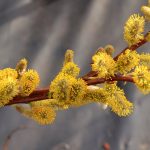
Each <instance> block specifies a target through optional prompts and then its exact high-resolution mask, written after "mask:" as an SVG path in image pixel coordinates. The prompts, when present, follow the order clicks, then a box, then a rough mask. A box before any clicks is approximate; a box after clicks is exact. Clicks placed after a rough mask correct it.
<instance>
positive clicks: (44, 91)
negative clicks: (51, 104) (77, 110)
mask: <svg viewBox="0 0 150 150" xmlns="http://www.w3.org/2000/svg"><path fill="white" fill-rule="evenodd" d="M147 34H148V33H147ZM147 34H145V36H144V39H143V40H141V41H140V42H139V43H137V44H135V45H132V46H130V47H126V48H125V49H123V50H122V51H121V52H120V53H119V54H118V55H117V56H116V57H114V60H115V61H116V60H117V59H118V57H119V56H120V55H121V54H122V53H124V52H125V51H126V50H127V49H130V50H136V49H137V48H139V47H141V46H142V45H144V44H145V43H146V42H147V40H146V36H147ZM96 76H97V72H96V71H90V72H89V73H87V74H86V75H84V76H83V77H82V79H83V80H85V81H86V83H87V85H95V84H100V83H104V82H111V81H126V82H134V81H133V79H132V77H131V76H121V75H115V76H114V77H111V78H109V79H106V78H95V79H90V77H96ZM48 92H49V88H41V89H37V90H35V91H34V92H33V93H32V94H30V95H29V96H27V97H21V96H16V97H15V98H14V99H13V100H11V101H10V102H9V103H8V104H7V105H13V104H20V103H30V102H33V101H40V100H43V99H48Z"/></svg>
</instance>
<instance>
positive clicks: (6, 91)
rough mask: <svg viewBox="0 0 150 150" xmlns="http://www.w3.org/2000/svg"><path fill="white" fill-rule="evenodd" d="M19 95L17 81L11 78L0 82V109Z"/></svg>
mask: <svg viewBox="0 0 150 150" xmlns="http://www.w3.org/2000/svg"><path fill="white" fill-rule="evenodd" d="M18 93H19V85H18V81H17V80H16V79H14V78H13V77H8V78H4V79H3V80H0V107H2V106H4V105H6V104H7V103H9V101H10V100H12V99H13V97H15V96H16V95H17V94H18Z"/></svg>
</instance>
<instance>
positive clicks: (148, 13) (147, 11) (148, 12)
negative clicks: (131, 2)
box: [141, 6, 150, 21]
mask: <svg viewBox="0 0 150 150" xmlns="http://www.w3.org/2000/svg"><path fill="white" fill-rule="evenodd" d="M141 11H142V13H143V14H144V16H145V18H146V20H148V21H150V7H148V6H142V7H141Z"/></svg>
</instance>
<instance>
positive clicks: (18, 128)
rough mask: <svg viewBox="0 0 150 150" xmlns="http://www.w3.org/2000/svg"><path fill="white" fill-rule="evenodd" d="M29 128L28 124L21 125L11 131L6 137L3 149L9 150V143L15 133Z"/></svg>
mask: <svg viewBox="0 0 150 150" xmlns="http://www.w3.org/2000/svg"><path fill="white" fill-rule="evenodd" d="M27 128H28V127H27V126H19V127H17V128H16V129H14V130H12V132H11V133H10V134H9V135H8V136H7V137H6V139H5V142H4V144H3V150H8V146H9V143H10V141H11V139H12V137H13V135H14V134H15V133H16V132H18V131H20V130H24V129H27Z"/></svg>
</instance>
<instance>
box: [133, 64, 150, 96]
mask: <svg viewBox="0 0 150 150" xmlns="http://www.w3.org/2000/svg"><path fill="white" fill-rule="evenodd" d="M132 76H133V80H134V82H135V85H136V86H137V87H138V88H139V90H140V91H142V92H143V93H144V94H148V93H150V72H149V71H148V68H147V67H146V66H143V65H141V66H137V67H136V68H135V70H134V72H133V73H132Z"/></svg>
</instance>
